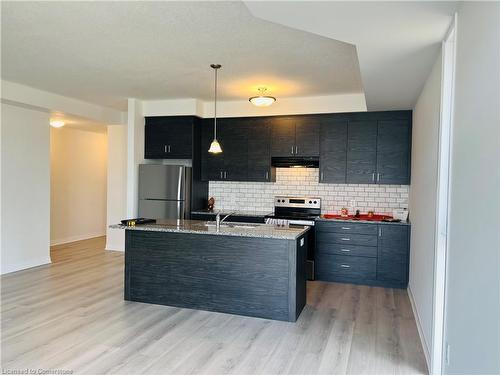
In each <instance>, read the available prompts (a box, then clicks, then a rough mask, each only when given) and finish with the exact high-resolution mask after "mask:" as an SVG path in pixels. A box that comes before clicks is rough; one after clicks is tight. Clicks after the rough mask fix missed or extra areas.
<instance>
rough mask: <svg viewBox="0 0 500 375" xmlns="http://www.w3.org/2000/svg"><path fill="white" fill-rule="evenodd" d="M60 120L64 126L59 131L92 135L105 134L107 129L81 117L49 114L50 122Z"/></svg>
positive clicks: (103, 125)
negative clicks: (76, 131)
mask: <svg viewBox="0 0 500 375" xmlns="http://www.w3.org/2000/svg"><path fill="white" fill-rule="evenodd" d="M53 120H62V121H64V126H63V127H62V128H60V129H75V130H83V131H88V132H93V133H103V134H105V133H107V131H108V127H107V126H106V125H105V124H102V123H100V122H96V121H92V120H89V119H86V118H83V117H79V116H73V115H68V114H65V113H61V112H51V113H50V121H53ZM117 126H118V125H117Z"/></svg>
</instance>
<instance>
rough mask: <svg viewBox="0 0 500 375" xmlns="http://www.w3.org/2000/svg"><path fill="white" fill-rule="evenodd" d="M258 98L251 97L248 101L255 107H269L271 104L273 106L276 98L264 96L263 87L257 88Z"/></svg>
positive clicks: (264, 90)
mask: <svg viewBox="0 0 500 375" xmlns="http://www.w3.org/2000/svg"><path fill="white" fill-rule="evenodd" d="M258 91H259V94H260V95H259V96H252V97H251V98H250V99H248V100H249V101H250V103H252V104H253V105H255V106H257V107H269V106H270V105H271V104H273V103H274V102H275V101H276V98H275V97H274V96H268V95H265V93H266V91H267V89H266V88H265V87H259V88H258Z"/></svg>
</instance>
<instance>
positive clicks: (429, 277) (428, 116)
mask: <svg viewBox="0 0 500 375" xmlns="http://www.w3.org/2000/svg"><path fill="white" fill-rule="evenodd" d="M441 60H442V59H441V54H439V56H438V58H437V60H436V62H435V63H434V66H433V68H432V71H431V73H430V74H429V77H428V78H427V81H426V83H425V86H424V88H423V89H422V92H421V93H420V96H419V98H418V101H417V104H416V105H415V108H414V110H413V129H412V152H411V153H412V155H411V174H412V176H411V181H412V184H411V186H410V216H411V223H412V225H411V247H410V248H411V252H410V256H411V258H410V280H409V286H408V288H409V294H410V298H411V299H412V303H413V306H414V310H415V313H416V317H415V318H416V319H417V324H418V325H419V328H420V330H421V331H420V334H421V336H422V339H423V340H422V341H423V345H424V352H425V355H426V358H427V362H428V364H430V353H432V325H433V293H434V258H435V256H434V252H435V245H434V244H435V242H434V241H435V232H436V217H435V212H436V202H437V174H438V151H439V126H440V111H441V108H440V107H441V106H440V102H441V65H442V63H441Z"/></svg>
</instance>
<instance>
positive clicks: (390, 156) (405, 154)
mask: <svg viewBox="0 0 500 375" xmlns="http://www.w3.org/2000/svg"><path fill="white" fill-rule="evenodd" d="M410 148H411V124H410V121H409V120H384V121H379V122H378V134H377V177H376V179H377V183H379V184H398V185H399V184H402V185H403V184H404V185H406V184H409V183H410V154H411V150H410Z"/></svg>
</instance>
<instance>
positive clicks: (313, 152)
mask: <svg viewBox="0 0 500 375" xmlns="http://www.w3.org/2000/svg"><path fill="white" fill-rule="evenodd" d="M271 122H272V131H271V139H272V140H271V156H272V157H300V156H309V157H314V156H318V155H319V131H320V119H319V117H318V116H290V117H275V118H272V119H271Z"/></svg>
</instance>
